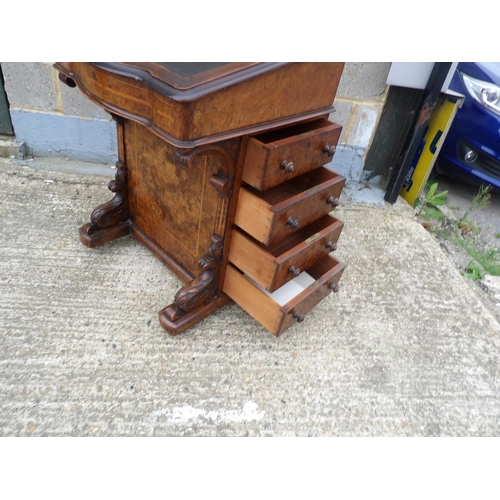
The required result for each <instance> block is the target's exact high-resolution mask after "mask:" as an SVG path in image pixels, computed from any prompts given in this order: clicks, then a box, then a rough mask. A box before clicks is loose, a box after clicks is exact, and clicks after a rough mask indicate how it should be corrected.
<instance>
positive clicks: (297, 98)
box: [55, 62, 344, 149]
mask: <svg viewBox="0 0 500 500" xmlns="http://www.w3.org/2000/svg"><path fill="white" fill-rule="evenodd" d="M343 67H344V63H322V64H316V63H90V64H89V63H78V62H69V63H64V62H60V63H56V64H55V68H56V69H57V70H58V71H59V73H60V75H61V76H62V78H68V79H71V80H73V81H74V82H76V84H77V85H78V87H79V88H80V90H81V91H82V92H84V93H85V94H86V95H87V97H89V98H90V99H91V100H92V101H94V102H95V103H97V104H99V105H100V106H102V107H103V108H105V109H107V110H108V111H109V112H111V113H113V114H116V115H119V116H123V117H125V118H128V119H131V120H134V121H137V122H139V123H141V124H143V125H146V126H147V127H149V128H150V129H151V131H152V132H154V133H155V134H157V135H159V136H160V137H161V138H163V139H164V140H165V141H167V142H169V143H170V144H172V145H174V146H177V147H180V148H186V149H188V148H192V147H196V146H201V145H204V144H211V143H214V142H218V141H221V140H226V139H230V138H233V137H238V136H242V135H248V134H254V133H258V132H261V131H264V130H268V129H271V128H277V127H282V126H286V125H289V124H291V123H295V122H297V121H305V120H309V119H314V118H318V117H321V116H327V115H328V114H329V113H330V112H331V111H332V110H333V108H332V104H333V100H334V98H335V94H336V91H337V87H338V83H339V80H340V76H341V75H342V70H343ZM312 82H313V83H312Z"/></svg>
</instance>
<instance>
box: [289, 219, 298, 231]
mask: <svg viewBox="0 0 500 500" xmlns="http://www.w3.org/2000/svg"><path fill="white" fill-rule="evenodd" d="M286 224H287V226H290V227H291V228H292V229H297V228H298V227H299V221H298V220H297V219H296V220H293V219H292V218H291V217H288V219H287V220H286Z"/></svg>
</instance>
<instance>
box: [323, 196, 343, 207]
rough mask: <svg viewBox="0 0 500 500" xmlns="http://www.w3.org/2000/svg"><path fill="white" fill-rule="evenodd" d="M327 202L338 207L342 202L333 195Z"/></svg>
mask: <svg viewBox="0 0 500 500" xmlns="http://www.w3.org/2000/svg"><path fill="white" fill-rule="evenodd" d="M326 202H327V203H330V205H331V206H332V207H338V206H339V204H340V200H339V199H338V198H334V197H333V196H329V197H328V199H327V200H326Z"/></svg>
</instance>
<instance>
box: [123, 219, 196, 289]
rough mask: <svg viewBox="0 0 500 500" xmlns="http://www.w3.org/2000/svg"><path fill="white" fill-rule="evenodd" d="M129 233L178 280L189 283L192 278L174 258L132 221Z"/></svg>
mask: <svg viewBox="0 0 500 500" xmlns="http://www.w3.org/2000/svg"><path fill="white" fill-rule="evenodd" d="M130 234H132V236H133V237H134V238H136V239H137V240H138V241H140V242H141V243H142V244H143V245H144V246H145V247H146V248H148V249H149V250H150V251H151V252H152V253H153V255H155V256H156V257H157V258H158V259H159V260H161V261H162V262H163V263H164V264H165V265H166V266H167V267H168V268H169V269H170V270H171V271H172V272H173V273H174V274H175V275H176V276H177V277H178V278H179V279H180V280H182V281H183V282H184V283H189V282H190V281H192V280H193V279H194V276H191V274H190V273H188V272H187V271H186V270H185V269H184V268H183V267H182V266H181V265H180V264H179V263H178V262H177V261H176V260H174V259H173V258H172V257H171V256H170V255H168V254H167V252H165V251H164V250H163V249H162V248H161V247H160V246H159V245H158V244H157V243H155V242H154V241H153V240H151V239H150V238H148V237H147V236H146V235H145V234H144V233H143V232H142V231H141V230H140V229H139V228H138V227H137V226H136V225H135V224H134V223H133V222H130Z"/></svg>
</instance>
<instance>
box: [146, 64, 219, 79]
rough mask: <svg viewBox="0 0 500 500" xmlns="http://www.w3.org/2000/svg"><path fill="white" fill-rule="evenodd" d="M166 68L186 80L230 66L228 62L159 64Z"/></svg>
mask: <svg viewBox="0 0 500 500" xmlns="http://www.w3.org/2000/svg"><path fill="white" fill-rule="evenodd" d="M155 64H159V65H160V66H163V67H164V68H167V69H168V70H170V71H172V72H173V73H176V74H177V75H179V76H182V77H184V78H190V77H192V76H196V75H200V74H201V73H205V72H206V71H209V70H211V69H215V68H220V67H221V66H225V65H226V64H229V63H227V62H222V63H221V62H157V63H155Z"/></svg>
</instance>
